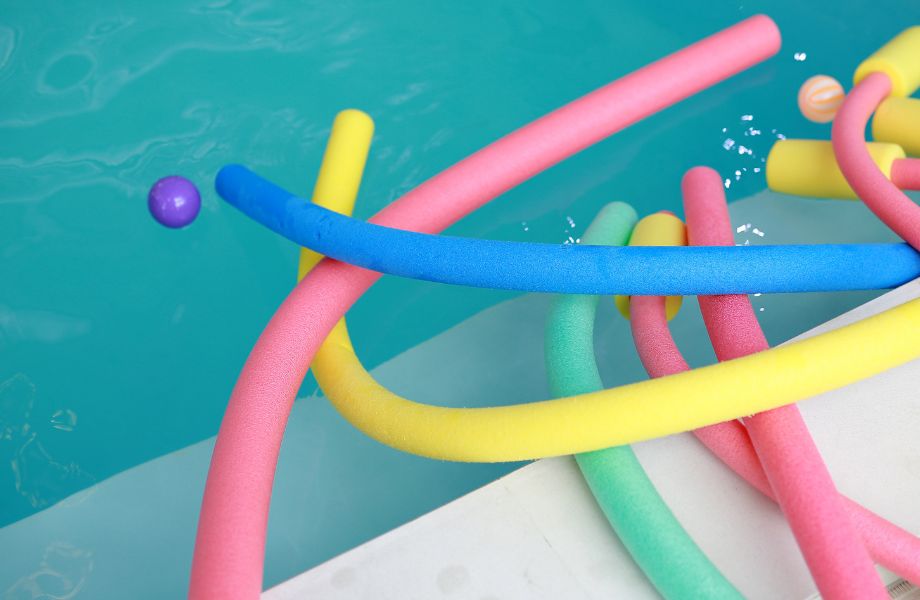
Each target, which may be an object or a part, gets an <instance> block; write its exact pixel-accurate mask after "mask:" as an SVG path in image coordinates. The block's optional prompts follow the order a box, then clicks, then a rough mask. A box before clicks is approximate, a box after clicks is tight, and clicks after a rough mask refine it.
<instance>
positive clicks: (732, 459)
mask: <svg viewBox="0 0 920 600" xmlns="http://www.w3.org/2000/svg"><path fill="white" fill-rule="evenodd" d="M635 300H636V301H635V302H634V303H633V309H632V319H631V321H630V324H631V326H632V330H633V337H634V339H635V341H636V349H637V350H638V352H639V356H640V358H641V360H642V363H643V365H645V368H646V369H647V370H648V373H649V375H650V376H652V377H666V376H669V375H675V374H677V373H683V372H685V371H689V370H690V367H689V366H688V365H687V363H686V361H684V358H683V356H681V354H680V351H679V350H678V349H677V346H676V345H675V343H674V339H673V338H672V337H671V332H670V331H669V329H668V322H667V319H666V318H665V316H664V307H663V305H662V302H661V298H660V296H646V297H641V298H636V299H635ZM740 389H746V387H745V386H742V387H741V388H740ZM693 435H695V436H696V437H697V438H698V439H699V440H700V441H701V442H702V443H703V445H705V446H706V447H707V448H708V449H709V450H710V451H711V452H712V453H713V454H714V455H715V456H717V457H718V458H719V460H721V461H722V462H723V463H725V464H726V465H727V466H728V467H729V468H730V469H731V470H732V471H734V472H735V473H737V474H738V476H740V477H741V478H742V479H744V480H745V481H747V482H748V484H750V485H751V487H753V488H755V489H756V490H757V491H759V492H760V493H762V494H763V495H765V496H767V497H768V498H770V499H771V500H774V501H775V498H774V496H773V489H772V487H771V486H770V483H769V481H767V476H766V474H765V473H764V471H763V466H762V465H761V464H760V459H759V458H758V457H757V453H756V452H755V450H754V446H753V444H752V443H751V439H750V437H749V435H748V432H747V430H746V429H745V428H744V425H742V424H741V423H740V422H738V421H734V420H732V421H725V422H722V423H718V424H715V425H709V426H706V427H701V428H699V429H696V430H694V431H693ZM841 497H842V498H843V502H844V505H845V506H846V510H847V513H848V514H849V515H850V519H851V520H852V522H853V525H854V526H855V527H856V530H857V531H858V532H859V535H860V537H861V538H862V539H863V541H864V542H865V544H866V547H867V548H868V549H869V552H870V554H871V555H872V557H873V558H874V559H875V560H876V561H877V562H878V563H879V564H881V565H884V566H885V567H886V568H888V569H890V570H891V571H892V572H894V573H896V574H898V575H900V576H901V577H903V578H905V579H908V580H910V581H912V582H914V583H920V560H918V557H920V538H918V537H917V536H915V535H914V534H912V533H911V532H909V531H907V530H905V529H903V528H901V527H898V526H897V525H895V524H893V523H891V522H890V521H887V520H886V519H884V518H882V517H880V516H878V515H876V514H875V513H873V512H871V511H869V510H867V509H866V508H864V507H862V506H861V505H859V504H858V503H856V502H854V501H853V500H850V499H849V498H847V497H846V496H841Z"/></svg>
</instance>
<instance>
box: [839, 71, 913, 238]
mask: <svg viewBox="0 0 920 600" xmlns="http://www.w3.org/2000/svg"><path fill="white" fill-rule="evenodd" d="M889 93H891V80H890V79H889V78H888V75H886V74H884V73H879V72H875V73H870V74H869V75H867V76H866V77H865V78H864V79H863V80H862V81H860V82H859V83H857V84H856V85H855V86H854V87H853V89H852V90H850V93H849V94H847V96H846V98H845V99H844V101H843V104H841V105H840V110H839V111H838V112H837V116H836V117H834V125H833V127H832V128H831V140H832V141H833V144H834V155H835V156H836V157H837V164H838V165H839V166H840V171H841V172H842V173H843V176H844V177H845V178H846V180H847V182H848V183H849V184H850V187H852V188H853V191H855V192H856V195H857V196H859V197H860V198H861V199H862V201H863V202H865V203H866V206H868V207H869V210H871V211H872V212H874V213H875V215H876V216H877V217H878V218H879V219H881V220H882V222H883V223H885V225H887V226H888V227H889V228H890V229H891V230H892V231H894V232H895V233H896V234H898V235H899V236H901V237H902V238H903V239H904V241H906V242H907V243H908V244H910V245H911V246H913V247H914V248H916V249H920V206H917V205H916V204H914V203H913V201H912V200H911V199H910V198H908V197H907V195H906V194H905V193H904V192H902V191H901V190H900V189H898V185H896V184H895V183H893V182H892V181H890V180H889V179H888V178H887V177H885V174H884V173H882V172H881V171H880V170H879V168H878V166H876V164H875V162H873V160H872V157H870V156H869V151H868V150H867V149H866V137H865V134H866V124H867V123H868V122H869V117H871V116H872V113H873V112H874V111H875V109H876V108H877V107H878V105H879V104H880V103H881V102H882V100H884V99H885V98H886V97H888V94H889ZM895 162H896V163H901V161H895ZM912 164H913V161H905V162H904V163H902V164H901V165H900V166H899V167H898V168H899V170H900V172H899V173H897V174H896V173H892V175H893V177H892V178H893V179H894V178H895V175H896V176H897V178H899V179H903V178H905V177H910V180H911V181H912V180H913V177H915V176H916V171H914V167H912V166H909V165H912ZM905 165H907V166H905ZM892 166H894V165H892ZM905 168H906V169H910V172H909V173H906V172H905ZM901 183H904V181H901ZM905 187H914V186H905Z"/></svg>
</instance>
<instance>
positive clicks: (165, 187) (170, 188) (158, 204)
mask: <svg viewBox="0 0 920 600" xmlns="http://www.w3.org/2000/svg"><path fill="white" fill-rule="evenodd" d="M147 208H149V209H150V214H151V215H153V218H154V219H156V220H157V221H158V222H159V223H160V224H161V225H165V226H166V227H172V228H174V229H178V228H179V227H185V226H186V225H188V224H189V223H191V222H192V221H194V220H195V217H197V216H198V211H199V210H201V195H200V194H199V193H198V188H196V187H195V184H194V183H192V182H191V181H189V180H188V179H186V178H185V177H180V176H178V175H170V176H169V177H164V178H163V179H160V180H159V181H157V182H156V183H154V184H153V187H151V188H150V193H149V194H147Z"/></svg>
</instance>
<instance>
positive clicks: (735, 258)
mask: <svg viewBox="0 0 920 600" xmlns="http://www.w3.org/2000/svg"><path fill="white" fill-rule="evenodd" d="M217 191H218V193H219V194H220V195H221V196H222V197H223V198H224V199H226V200H227V201H228V202H230V203H231V204H233V205H234V206H236V207H237V208H239V209H241V210H242V211H244V212H245V213H246V214H247V215H249V216H251V217H252V218H253V219H255V220H257V221H258V222H260V223H262V224H264V225H266V226H267V227H269V228H270V229H272V230H273V231H276V232H277V233H279V234H281V235H284V236H285V237H288V238H289V239H291V240H292V241H294V242H295V243H297V244H300V245H302V246H306V247H308V248H312V249H313V250H315V251H317V252H320V253H322V254H324V255H326V256H330V257H332V258H335V259H337V260H342V261H344V262H347V263H349V264H353V265H356V266H359V267H362V268H365V269H370V270H374V271H379V272H383V273H387V274H391V275H399V276H402V277H409V278H412V279H422V280H426V281H434V282H439V283H451V284H457V285H466V286H473V287H485V288H492V289H507V290H519V291H530V292H556V293H567V294H607V295H610V294H624V295H656V296H657V295H690V294H693V295H696V294H724V293H758V292H759V293H776V292H819V291H841V290H857V289H876V288H890V287H896V286H898V285H901V284H903V283H906V282H908V281H910V280H911V279H913V278H915V277H917V276H918V275H920V255H918V254H917V252H915V251H914V250H912V249H911V248H909V247H907V246H905V245H904V244H859V245H855V244H849V245H846V244H838V245H788V246H742V247H730V248H723V247H695V248H686V247H625V248H614V247H608V246H589V245H582V244H539V243H526V242H506V241H495V240H475V239H469V238H459V237H450V236H438V235H431V234H420V233H415V232H413V231H402V230H401V229H396V228H388V227H380V226H377V225H374V224H372V223H365V222H363V221H360V220H358V219H352V218H349V217H346V216H343V215H340V214H337V213H335V212H333V211H330V210H327V209H325V208H322V207H321V206H316V205H314V204H311V203H309V202H307V201H305V200H303V199H301V198H298V197H297V196H294V195H293V194H290V193H289V192H286V191H285V190H283V189H281V188H280V187H278V186H276V185H274V184H273V183H271V182H269V181H266V180H265V179H263V178H261V177H259V176H258V175H256V174H255V173H253V172H252V171H249V170H248V169H246V168H245V167H241V166H239V165H228V166H226V167H224V168H222V169H221V170H220V173H219V174H218V176H217Z"/></svg>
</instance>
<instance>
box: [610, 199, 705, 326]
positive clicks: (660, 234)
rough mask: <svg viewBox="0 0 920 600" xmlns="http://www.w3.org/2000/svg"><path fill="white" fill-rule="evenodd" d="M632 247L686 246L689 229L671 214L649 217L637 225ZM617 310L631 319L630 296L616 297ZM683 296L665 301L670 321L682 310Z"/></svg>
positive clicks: (631, 237)
mask: <svg viewBox="0 0 920 600" xmlns="http://www.w3.org/2000/svg"><path fill="white" fill-rule="evenodd" d="M629 245H630V246H686V245H687V227H686V226H685V225H684V222H683V221H681V220H680V219H678V218H677V217H676V216H674V215H672V214H671V213H666V212H659V213H655V214H653V215H649V216H647V217H645V218H643V219H641V220H640V221H639V222H638V223H636V227H635V228H634V229H633V232H632V235H631V236H630V237H629ZM614 302H616V305H617V308H618V309H620V314H622V315H623V316H624V317H626V318H627V319H628V318H629V296H614ZM681 302H683V297H682V296H668V298H667V300H665V312H666V313H667V318H668V321H670V320H671V319H673V318H674V317H675V316H676V315H677V311H679V310H680V305H681Z"/></svg>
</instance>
